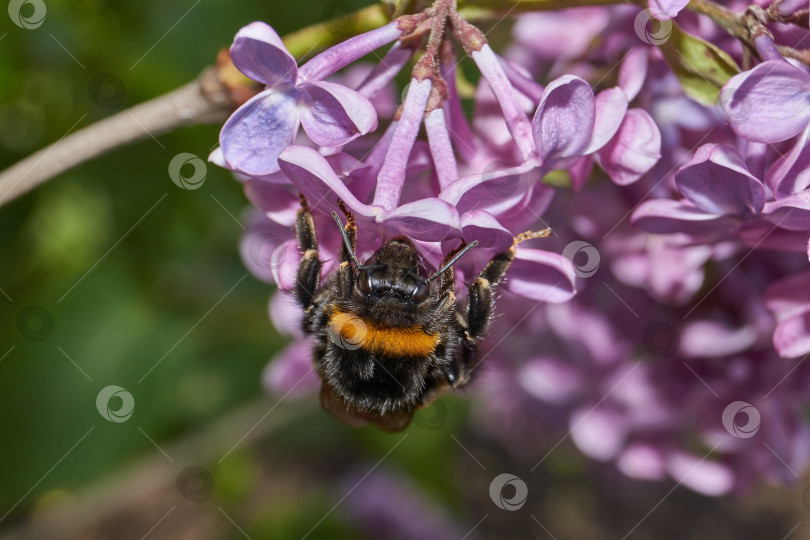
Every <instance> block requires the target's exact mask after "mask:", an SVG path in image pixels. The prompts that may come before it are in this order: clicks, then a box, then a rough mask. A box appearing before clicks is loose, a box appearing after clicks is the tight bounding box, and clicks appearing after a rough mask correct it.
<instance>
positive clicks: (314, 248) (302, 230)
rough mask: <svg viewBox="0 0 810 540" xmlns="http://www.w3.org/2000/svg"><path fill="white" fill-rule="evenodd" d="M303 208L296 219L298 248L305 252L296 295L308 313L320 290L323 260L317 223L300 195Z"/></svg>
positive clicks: (300, 266) (297, 280)
mask: <svg viewBox="0 0 810 540" xmlns="http://www.w3.org/2000/svg"><path fill="white" fill-rule="evenodd" d="M298 197H299V199H300V201H301V208H300V209H299V210H298V213H297V214H296V217H295V235H296V237H297V239H298V248H299V249H300V250H301V251H302V252H303V257H301V262H300V263H298V273H297V274H296V280H295V289H294V291H293V292H294V294H295V297H296V299H298V302H299V303H300V304H301V306H302V307H303V308H304V310H305V311H307V310H308V309H309V308H310V307H311V306H312V299H313V297H314V296H315V291H316V290H317V289H318V281H319V280H320V277H321V259H320V258H319V257H318V240H317V238H316V237H315V223H314V222H313V221H312V214H311V213H310V211H309V205H307V200H306V198H305V197H304V195H303V194H299V196H298Z"/></svg>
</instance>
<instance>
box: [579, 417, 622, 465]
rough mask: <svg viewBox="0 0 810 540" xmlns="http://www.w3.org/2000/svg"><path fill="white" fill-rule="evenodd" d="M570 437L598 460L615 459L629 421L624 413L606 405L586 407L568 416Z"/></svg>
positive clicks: (586, 453)
mask: <svg viewBox="0 0 810 540" xmlns="http://www.w3.org/2000/svg"><path fill="white" fill-rule="evenodd" d="M568 422H569V426H570V431H569V432H570V433H571V440H572V441H574V444H576V445H577V448H579V449H580V450H581V451H582V453H584V454H585V455H587V456H588V457H591V458H593V459H595V460H597V461H609V460H611V459H613V458H615V457H616V456H617V455H618V454H619V452H620V451H621V449H622V447H623V446H624V442H625V438H626V436H627V424H626V419H625V416H624V415H623V414H621V413H620V412H619V411H617V410H614V409H613V408H611V407H610V406H607V405H599V404H596V405H594V406H590V407H589V406H585V407H582V408H580V409H579V410H577V411H575V412H574V413H573V414H572V415H571V416H570V418H569V421H568Z"/></svg>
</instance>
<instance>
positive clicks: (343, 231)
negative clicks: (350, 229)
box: [332, 210, 360, 268]
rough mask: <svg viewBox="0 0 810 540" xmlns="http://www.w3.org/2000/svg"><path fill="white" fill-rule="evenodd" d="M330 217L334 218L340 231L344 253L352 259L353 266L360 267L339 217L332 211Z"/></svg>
mask: <svg viewBox="0 0 810 540" xmlns="http://www.w3.org/2000/svg"><path fill="white" fill-rule="evenodd" d="M332 217H333V218H335V221H336V222H337V224H338V229H340V234H341V236H343V244H344V245H345V246H346V251H348V252H349V256H350V257H351V258H352V261H354V265H355V266H356V267H358V268H359V267H360V262H359V261H358V260H357V255H355V254H354V251H352V244H351V242H349V236H348V235H347V234H346V231H345V230H344V229H343V222H342V221H340V216H338V214H337V212H335V211H334V210H333V211H332Z"/></svg>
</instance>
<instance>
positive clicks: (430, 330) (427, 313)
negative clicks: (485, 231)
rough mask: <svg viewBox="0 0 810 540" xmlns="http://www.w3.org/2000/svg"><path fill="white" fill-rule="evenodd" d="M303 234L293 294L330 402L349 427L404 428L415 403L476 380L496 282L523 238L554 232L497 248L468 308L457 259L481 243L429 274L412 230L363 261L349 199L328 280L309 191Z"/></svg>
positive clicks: (299, 231)
mask: <svg viewBox="0 0 810 540" xmlns="http://www.w3.org/2000/svg"><path fill="white" fill-rule="evenodd" d="M300 200H301V208H300V210H299V211H298V214H297V218H296V224H295V229H296V236H297V239H298V244H299V247H300V249H301V251H302V253H303V256H302V258H301V261H300V263H299V266H298V273H297V275H296V284H295V288H294V290H293V294H294V295H295V298H296V299H297V301H298V303H299V304H300V305H301V307H302V308H303V310H304V320H303V328H304V331H305V332H306V333H307V334H310V335H313V336H314V337H315V345H314V347H313V362H314V366H315V370H316V372H317V374H318V376H319V377H320V379H321V382H322V385H321V393H320V400H321V405H322V407H323V408H324V409H325V410H326V411H328V412H329V413H331V414H332V415H334V416H335V417H337V418H338V419H340V420H342V421H344V422H346V423H348V424H350V425H363V424H365V423H369V424H372V425H374V426H377V427H379V428H381V429H384V430H387V431H400V430H403V429H405V428H406V427H407V426H408V424H409V423H410V422H411V418H412V417H413V414H414V412H415V411H416V410H418V409H420V408H423V407H427V406H428V405H430V404H431V403H432V402H433V401H435V400H436V399H437V398H438V397H439V396H441V395H442V394H444V393H445V392H447V391H449V390H453V389H456V388H459V387H462V386H464V385H466V384H468V383H469V382H470V380H471V379H472V376H473V374H474V372H475V370H476V367H477V361H476V359H475V349H476V344H477V343H478V341H479V340H480V339H481V338H482V337H483V336H484V335H485V333H486V330H487V327H488V326H489V323H490V322H491V320H492V316H493V310H494V308H495V296H494V292H495V288H496V287H497V285H498V283H500V281H501V280H502V278H503V276H504V274H505V272H506V271H507V270H508V269H509V266H510V265H511V263H512V261H513V259H514V257H515V247H516V246H517V244H518V243H520V242H522V241H524V240H527V239H529V238H539V237H545V236H548V235H549V233H550V230H549V229H546V230H544V231H540V232H535V233H523V234H522V235H519V236H517V237H515V240H514V243H513V246H512V247H511V248H510V249H508V250H507V251H504V252H501V253H498V254H496V255H495V256H494V257H492V259H491V260H490V261H489V263H488V264H487V265H486V266H485V267H484V269H483V270H482V271H481V272H480V273H479V274H478V276H477V277H476V278H475V280H474V281H473V283H472V284H471V285H470V287H469V289H468V294H467V305H466V308H460V307H459V306H457V303H456V296H455V290H456V283H455V275H454V273H453V271H452V267H453V264H455V263H456V261H458V260H459V259H460V258H461V257H462V256H463V255H464V254H465V253H466V252H467V251H469V250H470V249H472V248H474V247H475V246H476V245H477V241H473V242H470V243H469V244H467V243H462V244H461V246H459V247H458V248H457V249H456V250H454V251H452V252H451V253H449V254H448V255H447V257H446V258H445V260H444V262H443V263H442V264H441V266H440V268H439V269H438V270H437V271H436V272H434V273H432V274H430V273H429V272H428V269H427V267H426V265H425V264H424V262H423V260H422V258H421V257H420V255H419V253H418V252H417V250H416V248H415V247H414V245H413V243H412V242H411V241H410V240H409V239H408V238H407V237H405V236H397V237H395V238H392V239H391V240H388V241H387V242H385V243H384V244H383V245H382V246H380V247H379V248H378V249H377V250H376V251H374V252H373V253H372V255H371V256H370V257H369V258H368V260H366V261H365V262H363V263H362V264H361V263H360V261H359V260H358V259H357V256H356V254H355V253H356V248H357V245H356V244H357V224H356V223H355V220H354V217H353V216H352V214H351V213H350V212H349V211H348V210H347V209H346V207H345V206H344V205H343V203H342V202H341V201H338V207H339V208H340V210H341V211H342V212H343V214H344V216H345V217H346V225H345V227H344V225H343V224H342V222H341V220H340V217H339V216H338V214H337V213H336V212H333V213H332V215H333V217H334V218H335V221H336V223H337V226H338V227H339V228H340V232H341V234H342V236H343V240H344V242H343V245H342V247H341V250H340V254H339V266H338V269H337V271H336V272H335V273H334V274H332V275H331V276H330V277H329V278H327V279H326V281H325V282H324V283H323V284H321V283H320V275H321V265H322V261H321V260H320V258H319V253H318V242H317V238H316V235H315V225H314V222H313V219H312V215H311V214H310V210H309V207H308V205H307V201H306V199H305V198H304V196H303V195H301V196H300Z"/></svg>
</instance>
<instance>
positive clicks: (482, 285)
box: [457, 229, 551, 380]
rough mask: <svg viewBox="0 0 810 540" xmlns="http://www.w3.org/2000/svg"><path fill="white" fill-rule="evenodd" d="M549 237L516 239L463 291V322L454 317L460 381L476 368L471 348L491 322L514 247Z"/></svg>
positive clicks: (540, 233)
mask: <svg viewBox="0 0 810 540" xmlns="http://www.w3.org/2000/svg"><path fill="white" fill-rule="evenodd" d="M550 234H551V229H544V230H542V231H538V232H524V233H521V234H519V235H517V236H516V237H515V240H514V243H513V244H512V247H511V248H509V249H508V250H506V251H502V252H501V253H498V254H496V255H495V256H494V257H492V259H490V261H489V262H488V263H487V265H486V266H485V267H484V269H483V270H481V273H480V274H478V277H477V278H475V281H473V283H472V285H470V288H469V289H468V291H467V314H466V320H465V317H463V316H461V315H460V314H458V316H457V320H458V323H459V326H460V327H461V328H462V329H463V332H464V335H463V338H462V358H461V364H462V372H461V375H462V377H460V378H461V379H463V380H465V379H468V378H469V376H470V374H471V372H472V371H473V370H474V369H475V367H477V365H478V364H477V363H475V364H473V353H474V352H475V346H476V344H477V343H478V340H479V339H481V337H482V336H483V335H484V333H485V332H486V330H487V327H488V326H489V323H490V322H491V321H492V313H493V309H494V307H495V297H494V292H495V288H496V287H497V285H498V284H499V283H500V282H501V280H502V279H503V276H504V274H505V273H506V271H507V270H509V267H510V266H511V265H512V261H514V259H515V252H516V248H517V245H518V244H520V243H521V242H524V241H526V240H530V239H532V238H545V237H547V236H549V235H550Z"/></svg>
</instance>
